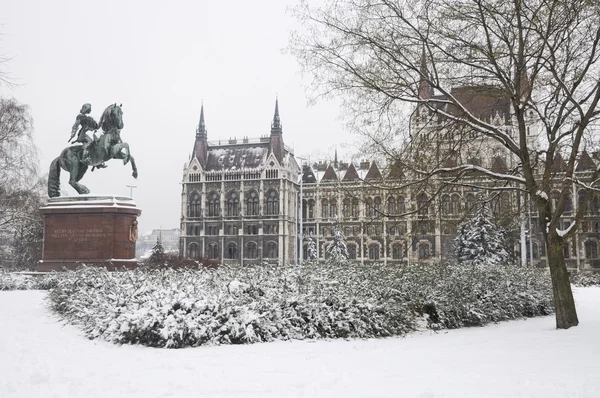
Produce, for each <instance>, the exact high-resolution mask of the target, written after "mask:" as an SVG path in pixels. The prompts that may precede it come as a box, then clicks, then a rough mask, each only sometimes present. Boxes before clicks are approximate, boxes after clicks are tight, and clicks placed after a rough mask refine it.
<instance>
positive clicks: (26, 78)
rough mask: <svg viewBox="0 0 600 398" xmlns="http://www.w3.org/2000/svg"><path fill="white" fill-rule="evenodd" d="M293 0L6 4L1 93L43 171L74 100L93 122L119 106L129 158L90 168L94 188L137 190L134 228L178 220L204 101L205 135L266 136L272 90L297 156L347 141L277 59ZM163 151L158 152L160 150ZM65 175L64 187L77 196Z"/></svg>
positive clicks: (292, 70) (285, 61)
mask: <svg viewBox="0 0 600 398" xmlns="http://www.w3.org/2000/svg"><path fill="white" fill-rule="evenodd" d="M296 1H297V0H279V1H278V0H268V1H245V0H234V1H227V2H225V1H177V0H173V1H170V2H166V1H141V0H140V1H115V0H104V1H81V0H77V1H75V0H53V1H47V0H4V1H3V2H2V7H0V8H1V9H2V12H1V13H0V24H2V25H1V27H0V32H1V33H2V34H3V37H2V41H1V42H0V53H3V54H4V55H6V56H9V57H12V60H11V61H10V62H9V63H8V64H7V65H5V68H4V69H5V70H6V71H8V72H9V73H10V74H11V75H12V77H13V78H14V79H15V81H16V82H17V83H18V84H19V86H18V87H16V88H14V89H12V90H6V89H5V88H3V89H2V94H3V95H13V96H15V97H16V98H17V99H18V100H20V101H21V102H23V103H26V104H28V105H30V107H31V112H32V115H33V118H34V121H35V131H36V140H37V144H38V146H39V147H40V151H41V167H42V171H44V172H45V171H46V170H47V168H48V166H49V164H50V162H51V161H52V159H53V158H55V157H56V156H58V155H59V153H60V151H61V150H62V148H64V147H65V146H66V145H67V139H68V138H69V133H70V129H71V126H72V124H73V122H74V121H75V117H76V116H77V114H78V112H79V109H80V108H81V105H82V104H83V103H85V102H90V103H91V104H92V116H93V117H94V118H95V119H96V120H98V118H99V117H100V114H101V113H102V111H103V109H104V108H105V107H106V106H107V105H109V104H110V103H114V102H117V103H122V104H123V112H124V114H123V120H124V122H125V127H124V129H123V131H122V135H121V138H122V139H123V140H124V141H126V142H128V143H129V144H130V146H131V150H132V155H133V156H134V157H135V159H136V161H137V164H138V169H139V173H140V176H139V178H138V180H134V179H133V178H132V177H131V168H130V167H129V165H127V166H125V167H124V166H123V165H122V163H121V162H120V161H116V160H113V161H110V162H109V163H108V166H109V167H108V168H106V169H104V170H99V171H95V172H93V173H90V172H89V171H88V174H86V176H85V178H84V179H83V180H82V182H83V183H84V184H85V185H87V186H88V187H89V188H90V190H91V191H92V193H113V194H119V195H128V194H129V188H127V187H126V185H127V184H129V185H137V187H138V188H136V189H134V191H133V196H134V198H135V200H136V202H137V203H138V206H139V207H140V208H142V210H143V213H142V217H141V218H140V229H141V231H142V232H145V231H147V230H148V229H151V228H158V227H159V226H162V227H163V228H175V227H179V217H180V201H181V196H180V194H181V187H180V184H179V183H180V181H181V177H182V167H183V164H184V162H185V161H187V159H188V157H189V154H190V152H191V150H192V146H193V142H194V135H195V129H196V125H197V124H198V118H199V115H200V105H201V102H202V100H204V110H205V117H206V125H207V129H208V135H209V141H213V140H218V139H228V138H229V137H234V136H237V137H242V136H249V137H258V136H260V135H264V134H268V133H269V131H270V123H271V120H272V117H273V110H274V105H275V96H276V94H278V95H279V109H280V114H281V120H282V124H283V132H284V140H285V142H286V144H288V145H290V146H292V147H293V148H294V150H295V153H296V155H300V156H302V155H303V154H304V155H306V154H309V153H311V152H313V151H314V150H315V149H320V150H321V151H322V152H323V153H326V154H330V156H333V149H334V147H335V146H336V144H337V143H339V142H342V141H348V140H349V139H350V137H348V135H347V133H345V131H344V129H343V126H342V123H341V122H340V121H339V120H338V118H337V117H338V114H339V109H338V107H337V105H336V104H333V103H320V104H318V105H317V106H314V107H310V108H307V106H306V95H305V91H304V88H303V87H304V85H303V81H302V79H301V77H300V75H299V67H298V65H297V63H296V61H295V60H294V59H293V58H292V57H291V56H290V55H284V54H282V49H283V48H284V47H285V46H286V45H287V40H288V35H289V30H290V28H293V27H294V25H295V21H294V20H293V19H292V18H291V16H290V15H289V13H287V12H286V8H287V7H288V6H291V5H294V4H295V3H296ZM161 152H166V154H164V155H162V156H161V155H160V153H161ZM67 182H68V177H67V174H66V173H64V172H63V173H62V178H61V183H62V184H61V186H62V188H63V189H66V190H67V191H68V192H69V194H75V191H74V190H73V189H72V188H71V187H70V186H69V185H68V183H67Z"/></svg>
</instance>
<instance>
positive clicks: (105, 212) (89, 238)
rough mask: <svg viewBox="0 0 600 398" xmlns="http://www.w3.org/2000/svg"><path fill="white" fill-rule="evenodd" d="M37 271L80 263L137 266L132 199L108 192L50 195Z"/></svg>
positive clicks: (136, 210) (135, 214)
mask: <svg viewBox="0 0 600 398" xmlns="http://www.w3.org/2000/svg"><path fill="white" fill-rule="evenodd" d="M40 211H41V212H42V214H43V216H44V248H43V251H42V260H40V262H39V263H38V265H37V270H38V271H60V270H64V269H68V270H73V269H75V268H77V267H79V266H81V265H83V264H85V265H88V266H101V267H106V268H108V269H111V270H114V269H122V268H123V267H125V268H135V267H137V265H138V264H137V260H136V259H135V242H136V240H137V235H138V230H137V218H138V216H139V215H140V214H141V213H142V211H141V210H140V209H139V208H138V207H137V206H136V204H135V202H134V201H133V199H131V198H128V197H123V196H110V195H80V196H63V197H57V198H50V199H49V200H48V203H47V204H46V206H44V207H42V208H40Z"/></svg>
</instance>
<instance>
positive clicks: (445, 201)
mask: <svg viewBox="0 0 600 398" xmlns="http://www.w3.org/2000/svg"><path fill="white" fill-rule="evenodd" d="M442 214H443V215H447V214H451V213H450V196H449V195H442Z"/></svg>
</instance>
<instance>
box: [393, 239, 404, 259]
mask: <svg viewBox="0 0 600 398" xmlns="http://www.w3.org/2000/svg"><path fill="white" fill-rule="evenodd" d="M392 258H393V259H394V260H400V259H402V245H401V244H400V243H394V244H393V245H392Z"/></svg>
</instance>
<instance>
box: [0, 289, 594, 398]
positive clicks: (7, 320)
mask: <svg viewBox="0 0 600 398" xmlns="http://www.w3.org/2000/svg"><path fill="white" fill-rule="evenodd" d="M575 294H576V300H577V306H578V310H579V319H580V326H579V327H576V328H572V329H570V330H560V331H558V330H555V329H554V317H553V316H550V317H544V318H535V319H528V320H522V321H512V322H505V323H501V324H497V325H491V326H487V327H483V328H470V329H462V330H452V331H444V332H441V333H439V334H435V333H433V332H429V331H427V332H423V333H421V334H418V333H417V334H412V335H409V336H407V337H405V338H388V339H379V340H351V341H342V340H337V341H315V342H312V341H295V342H277V343H265V344H255V345H246V346H221V347H200V348H187V349H181V350H168V349H154V348H146V347H141V346H115V345H111V344H109V343H106V342H101V341H91V340H87V339H86V338H84V337H82V335H81V333H80V332H79V331H78V330H77V329H76V328H75V327H73V326H69V325H66V326H65V325H63V324H61V323H59V322H58V321H57V319H56V318H55V317H54V316H53V315H52V314H51V313H50V312H49V310H48V309H47V308H46V307H45V304H44V302H43V298H44V295H45V293H44V292H38V291H13V292H0V397H3V398H8V397H36V398H37V397H61V398H64V397H78V398H79V397H186V398H187V397H203V398H204V397H219V398H222V397H223V398H224V397H228V398H231V397H261V398H264V397H278V398H280V397H327V398H335V397H369V398H375V397H394V398H397V397H423V398H425V397H478V398H481V397H545V398H547V397H561V398H566V397H600V288H597V287H591V288H577V289H576V290H575Z"/></svg>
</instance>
